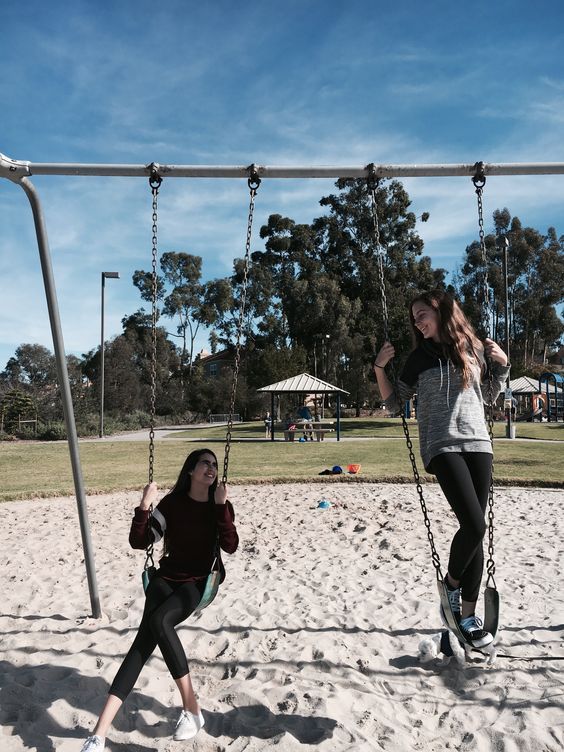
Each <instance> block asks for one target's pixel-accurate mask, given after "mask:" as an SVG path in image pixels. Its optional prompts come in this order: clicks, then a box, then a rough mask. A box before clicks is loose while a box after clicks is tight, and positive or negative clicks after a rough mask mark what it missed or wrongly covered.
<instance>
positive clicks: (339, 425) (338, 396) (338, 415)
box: [337, 392, 341, 441]
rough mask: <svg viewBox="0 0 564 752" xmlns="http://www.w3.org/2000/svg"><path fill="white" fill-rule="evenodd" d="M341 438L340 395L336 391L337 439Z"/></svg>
mask: <svg viewBox="0 0 564 752" xmlns="http://www.w3.org/2000/svg"><path fill="white" fill-rule="evenodd" d="M340 440H341V395H340V394H339V392H337V441H340Z"/></svg>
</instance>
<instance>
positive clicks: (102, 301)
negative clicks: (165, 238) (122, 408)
mask: <svg viewBox="0 0 564 752" xmlns="http://www.w3.org/2000/svg"><path fill="white" fill-rule="evenodd" d="M101 286H102V300H101V304H100V438H101V439H103V438H104V351H105V349H106V348H105V347H104V291H105V289H106V277H105V275H104V272H102V283H101Z"/></svg>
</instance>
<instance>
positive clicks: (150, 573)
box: [141, 567, 157, 593]
mask: <svg viewBox="0 0 564 752" xmlns="http://www.w3.org/2000/svg"><path fill="white" fill-rule="evenodd" d="M156 574H157V568H156V567H146V568H145V569H144V570H143V571H142V572H141V582H142V583H143V590H144V592H145V593H146V592H147V588H148V587H149V583H150V582H151V580H152V579H153V577H154V576H155V575H156Z"/></svg>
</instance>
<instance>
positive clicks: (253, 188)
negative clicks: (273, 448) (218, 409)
mask: <svg viewBox="0 0 564 752" xmlns="http://www.w3.org/2000/svg"><path fill="white" fill-rule="evenodd" d="M248 169H249V179H248V180H247V185H248V186H249V195H250V200H249V214H248V219H247V239H246V243H245V263H244V265H243V283H242V287H241V303H240V306H239V320H238V322H237V340H236V343H235V362H234V364H233V382H232V384H231V399H230V402H229V416H228V420H227V432H226V435H225V456H224V458H223V476H222V478H221V481H222V483H227V473H228V469H229V452H230V450H231V437H232V430H233V414H234V412H235V399H236V396H237V382H238V379H239V368H240V365H241V337H242V334H243V325H244V321H245V308H246V302H247V283H248V278H249V266H250V257H251V237H252V232H253V217H254V211H255V196H256V195H257V191H258V189H259V186H260V183H261V179H260V177H259V173H258V170H257V168H256V166H255V165H254V164H252V165H250V167H249V168H248Z"/></svg>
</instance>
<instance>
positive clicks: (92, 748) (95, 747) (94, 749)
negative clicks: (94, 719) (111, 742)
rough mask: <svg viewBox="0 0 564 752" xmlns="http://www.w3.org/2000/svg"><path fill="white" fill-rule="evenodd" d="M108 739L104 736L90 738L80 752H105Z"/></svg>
mask: <svg viewBox="0 0 564 752" xmlns="http://www.w3.org/2000/svg"><path fill="white" fill-rule="evenodd" d="M105 742H106V739H105V738H104V737H103V736H98V735H97V734H95V735H94V736H89V737H88V739H87V740H86V741H85V742H84V744H83V745H82V749H81V750H80V752H104V744H105Z"/></svg>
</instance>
